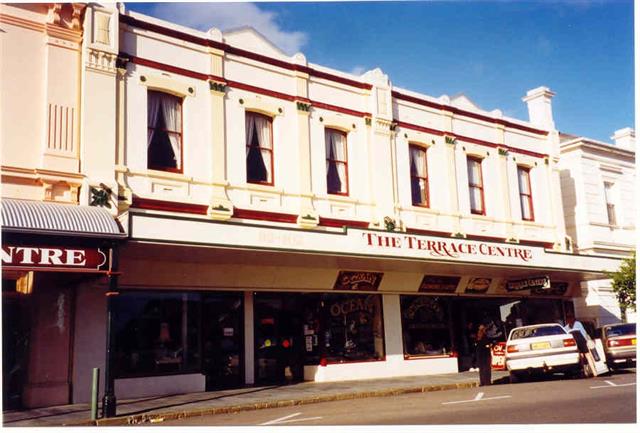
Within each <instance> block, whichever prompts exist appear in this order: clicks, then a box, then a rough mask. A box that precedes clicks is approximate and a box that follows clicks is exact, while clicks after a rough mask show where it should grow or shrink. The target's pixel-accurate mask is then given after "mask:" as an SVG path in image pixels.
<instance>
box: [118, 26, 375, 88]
mask: <svg viewBox="0 0 640 433" xmlns="http://www.w3.org/2000/svg"><path fill="white" fill-rule="evenodd" d="M120 21H121V22H123V23H124V24H127V25H130V26H133V27H138V28H141V29H143V30H149V31H152V32H156V33H159V34H162V35H165V36H170V37H173V38H176V39H180V40H183V41H187V42H192V43H194V44H198V45H204V46H207V47H212V48H218V49H220V50H223V51H225V52H226V53H228V54H233V55H236V56H240V57H245V58H248V59H252V60H255V61H258V62H262V63H266V64H269V65H272V66H277V67H280V68H283V69H286V70H289V71H300V72H304V73H307V74H309V75H310V76H313V77H316V78H322V79H325V80H330V81H334V82H337V83H341V84H345V85H347V86H352V87H356V88H358V89H367V90H371V88H372V87H373V86H372V85H371V84H367V83H362V82H359V81H355V80H351V79H349V78H344V77H340V76H337V75H333V74H330V73H327V72H321V71H317V70H315V69H313V68H310V67H308V66H304V65H297V64H295V63H289V62H285V61H283V60H278V59H274V58H272V57H267V56H264V55H261V54H257V53H253V52H251V51H246V50H243V49H241V48H236V47H232V46H231V45H228V44H225V43H222V42H216V41H212V40H210V39H205V38H200V37H198V36H193V35H190V34H188V33H185V32H181V31H178V30H173V29H169V28H167V27H164V26H160V25H158V24H152V23H149V22H146V21H141V20H139V19H137V18H134V17H131V16H129V15H120Z"/></svg>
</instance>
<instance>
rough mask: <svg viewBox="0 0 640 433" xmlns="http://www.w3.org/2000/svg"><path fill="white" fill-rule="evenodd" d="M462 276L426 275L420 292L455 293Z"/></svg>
mask: <svg viewBox="0 0 640 433" xmlns="http://www.w3.org/2000/svg"><path fill="white" fill-rule="evenodd" d="M459 282H460V277H448V276H440V275H425V276H424V278H423V279H422V282H421V283H420V287H419V288H418V291H419V292H438V293H442V292H446V293H453V292H455V291H456V289H457V288H458V283H459Z"/></svg>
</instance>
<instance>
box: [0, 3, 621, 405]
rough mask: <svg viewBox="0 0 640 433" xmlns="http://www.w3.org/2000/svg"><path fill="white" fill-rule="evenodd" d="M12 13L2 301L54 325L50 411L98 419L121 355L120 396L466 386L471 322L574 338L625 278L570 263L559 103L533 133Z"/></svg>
mask: <svg viewBox="0 0 640 433" xmlns="http://www.w3.org/2000/svg"><path fill="white" fill-rule="evenodd" d="M56 11H58V13H57V15H56ZM60 11H62V15H61V14H60ZM67 14H69V16H67ZM0 17H1V19H2V22H3V25H4V27H3V29H4V30H5V33H4V34H3V35H2V36H1V37H2V38H3V39H2V43H3V50H4V52H5V53H7V52H9V53H10V54H11V53H12V54H11V55H9V56H4V57H5V58H4V59H3V60H4V61H3V66H2V67H3V70H2V72H3V82H2V91H3V99H2V104H3V106H2V108H3V110H1V111H2V124H3V128H2V140H3V150H2V176H3V177H2V183H3V192H2V198H3V201H2V202H3V205H2V215H3V227H2V230H3V286H4V285H5V284H6V285H7V287H9V289H8V290H7V291H6V292H5V291H3V305H4V303H10V302H12V303H13V304H12V305H14V304H15V305H18V304H20V305H22V306H24V311H28V310H29V308H31V307H32V306H33V305H43V307H42V308H41V309H40V310H38V311H39V313H37V314H36V315H35V316H29V315H26V314H25V315H24V316H20V317H14V319H12V320H14V321H18V320H23V321H24V322H25V328H28V329H35V330H38V329H40V328H38V327H39V326H40V327H41V328H42V331H41V332H40V331H38V332H40V334H41V335H40V334H38V335H40V336H39V337H38V338H37V339H31V340H29V339H25V338H20V335H22V334H20V335H16V336H15V338H14V339H13V340H12V341H13V342H14V343H13V344H15V345H16V347H18V346H20V345H22V346H20V347H21V348H22V349H21V350H22V351H23V352H25V353H27V354H28V355H25V356H26V357H27V358H28V359H29V360H32V361H33V360H35V361H33V362H32V364H31V365H30V366H29V369H28V371H25V372H24V374H23V375H22V376H19V377H18V376H15V377H12V378H11V380H14V382H12V383H14V385H13V386H14V388H16V389H17V391H16V392H17V393H18V394H17V395H20V394H22V400H23V403H24V404H25V405H27V406H32V407H33V406H38V405H40V406H42V405H51V404H63V403H66V402H85V401H88V400H89V391H90V386H89V383H90V380H91V368H93V367H101V368H102V369H104V368H105V359H106V349H105V348H106V347H107V345H109V348H110V353H111V359H110V362H109V367H110V371H111V373H112V375H113V376H114V377H115V390H116V395H117V396H118V398H127V397H136V396H143V395H159V394H166V393H177V392H188V391H203V390H207V389H215V388H220V387H232V386H242V385H245V384H254V383H255V384H264V383H273V382H279V381H282V380H284V379H285V378H286V377H290V378H292V379H293V380H315V381H331V380H348V379H363V378H380V377H393V376H398V375H419V374H437V373H445V372H456V371H461V370H466V369H468V368H469V366H470V351H469V344H468V335H469V331H468V325H469V324H478V323H480V322H486V323H488V324H489V323H492V324H493V325H494V326H493V332H494V336H495V338H501V337H502V338H504V336H505V334H506V332H508V330H509V329H511V328H512V327H513V326H516V325H519V324H527V323H535V322H540V321H562V320H564V316H565V313H566V311H567V310H571V309H573V302H572V301H573V299H574V298H575V297H580V296H581V289H580V287H581V284H583V282H585V281H591V280H598V279H602V278H603V277H604V273H603V271H604V270H611V271H612V270H615V269H616V268H617V267H618V265H619V263H620V260H619V255H618V257H616V256H615V255H611V254H608V253H606V252H605V253H603V251H601V250H597V251H596V250H594V251H585V253H586V254H581V255H577V254H573V252H572V250H571V242H570V239H569V237H568V233H567V231H566V229H565V215H564V211H563V203H562V196H561V189H560V188H561V182H560V176H561V173H562V167H561V165H560V158H561V145H560V135H559V133H558V131H557V130H556V128H555V125H554V120H553V115H552V108H551V98H552V96H553V93H552V92H551V91H550V90H549V89H547V88H546V87H540V88H537V89H533V90H531V91H529V92H528V93H527V95H526V96H525V98H524V100H525V102H526V103H527V105H528V108H529V114H530V116H529V117H530V120H529V121H523V120H517V119H513V118H509V117H506V116H504V115H503V114H502V113H501V112H500V111H499V110H493V111H485V110H482V109H480V108H479V107H477V106H476V105H475V104H474V103H473V102H471V101H470V100H469V99H468V98H466V97H465V96H458V97H452V98H450V97H447V96H441V97H439V98H435V97H431V96H427V95H422V94H419V93H415V92H412V91H410V90H406V89H401V88H397V87H395V86H393V84H392V82H391V80H390V79H389V77H388V76H387V75H385V74H384V73H383V72H382V71H381V70H379V69H375V70H372V71H368V72H366V73H364V74H362V75H361V76H355V75H351V74H347V73H343V72H340V71H335V70H332V69H329V68H326V67H323V66H320V65H315V64H311V63H309V62H308V61H307V60H306V58H305V56H304V55H303V54H295V55H293V56H287V55H285V54H284V53H283V52H281V51H280V50H279V49H278V48H277V47H275V46H273V45H272V44H271V43H270V42H269V41H267V40H266V39H265V38H264V37H263V36H261V35H260V34H259V33H257V32H256V31H254V30H252V29H250V28H246V29H241V30H238V31H234V32H228V33H221V32H220V31H219V30H217V29H211V30H209V31H208V32H200V31H196V30H193V29H189V28H185V27H181V26H178V25H175V24H172V23H169V22H166V21H162V20H158V19H155V18H152V17H148V16H144V15H141V14H137V13H133V12H129V11H125V10H124V8H123V7H122V6H120V5H110V4H106V5H100V4H88V5H86V7H85V6H84V5H83V6H82V7H80V6H76V5H58V4H47V5H2V15H0ZM56 17H57V18H56ZM74 19H75V20H76V21H74ZM80 23H83V25H81V24H80ZM58 27H64V28H66V29H67V30H68V31H67V33H64V32H62V33H63V34H65V35H68V37H71V35H73V40H72V41H71V42H65V40H62V41H60V42H59V38H58V39H56V38H52V36H51V35H50V34H49V33H48V32H51V31H53V30H54V29H58ZM69 30H73V32H72V33H69ZM59 33H60V32H59ZM59 45H62V47H59ZM18 47H20V48H18ZM43 47H44V48H43ZM58 48H59V49H60V50H62V51H56V50H58ZM11 50H13V51H11ZM16 50H19V51H20V52H18V51H16ZM25 52H29V53H33V56H32V57H33V59H35V60H33V61H30V62H24V61H23V57H22V55H21V53H25ZM58 54H60V55H61V56H62V57H56V56H58ZM30 58H31V57H30ZM73 71H75V72H73ZM7 77H9V78H8V79H7ZM58 81H59V82H61V83H64V85H62V86H61V87H56V86H54V85H53V84H52V85H51V86H48V87H47V86H45V87H42V85H43V84H42V83H57V82H58ZM33 83H36V84H33ZM25 95H26V96H28V98H27V97H26V96H25ZM8 105H11V106H12V107H16V108H15V109H16V111H15V112H14V111H11V112H9V111H8V110H5V109H4V108H5V107H6V106H8ZM58 105H60V106H63V107H71V108H70V110H71V111H69V109H66V111H64V110H63V111H62V113H63V114H61V115H60V116H62V117H56V116H58V114H57V113H58V111H57V110H58V109H57V108H55V107H56V106H58ZM52 107H53V108H52ZM17 113H21V115H18V114H17ZM24 113H27V114H28V116H25V114H24ZM52 113H53V114H52ZM65 113H66V114H65ZM69 113H71V114H69ZM52 116H53V117H52ZM69 116H71V117H69ZM25 118H31V119H32V120H33V121H32V122H28V125H25V120H24V119H25ZM51 119H53V121H52V120H51ZM70 119H71V120H70ZM69 122H70V123H69ZM27 126H28V127H27ZM61 137H65V139H62V138H61ZM69 137H72V138H73V139H71V138H69ZM49 185H53V186H49ZM48 191H51V192H48ZM57 202H67V203H68V204H62V203H57ZM70 209H73V210H77V211H78V214H75V213H74V214H73V216H72V217H69V216H68V215H69V214H68V213H67V212H69V211H70ZM72 213H73V211H72ZM116 219H117V222H118V224H116V223H115V221H116ZM67 220H68V221H72V222H73V224H71V225H70V226H64V225H61V224H59V222H60V221H63V222H64V221H67ZM38 224H40V225H38ZM83 236H84V237H83ZM123 237H126V241H124V240H121V239H122V238H123ZM89 258H92V260H89ZM85 259H86V260H85ZM80 268H82V270H83V272H82V273H81V272H78V270H79V269H80ZM116 283H117V284H116ZM62 292H64V296H63V297H62V298H61V297H60V293H62ZM108 304H109V305H110V308H111V310H110V311H111V316H110V317H111V327H110V328H109V329H108V326H107V324H108V323H109V322H108V317H107V305H108ZM51 305H54V307H51ZM47 306H48V307H47ZM49 307H51V308H49ZM8 324H9V325H11V323H8ZM49 324H53V325H54V326H48V327H47V326H45V325H49ZM7 329H14V327H11V326H10V327H9V328H7V326H3V332H9V331H7ZM52 330H54V331H55V332H54V331H52ZM62 331H64V332H62ZM108 331H109V332H108ZM25 332H26V331H25ZM27 334H28V332H27ZM107 335H110V336H111V340H110V341H108V337H107ZM14 340H15V341H14ZM25 344H26V346H25ZM52 346H53V347H55V348H56V351H57V352H56V355H55V359H56V360H57V362H56V365H58V364H59V365H61V367H60V369H59V370H60V371H56V374H57V376H55V377H53V376H51V375H49V373H47V371H46V369H47V368H49V367H51V365H49V367H47V366H46V365H45V364H46V363H45V359H46V357H44V356H43V353H45V352H46V351H47V350H50V349H51V347H52ZM16 353H17V352H16ZM50 359H51V358H50ZM10 361H11V362H14V364H16V365H18V364H19V363H20V362H22V361H21V360H20V359H13V360H10ZM41 364H42V365H41ZM5 371H6V369H5ZM14 371H19V369H18V370H14ZM5 383H6V381H5ZM36 388H37V389H38V393H37V396H38V399H35V398H33V395H36V394H34V393H33V392H31V391H30V390H32V389H36ZM29 395H30V396H32V397H31V398H27V397H28V396H29ZM25 396H27V397H25Z"/></svg>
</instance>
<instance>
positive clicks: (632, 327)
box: [606, 323, 636, 337]
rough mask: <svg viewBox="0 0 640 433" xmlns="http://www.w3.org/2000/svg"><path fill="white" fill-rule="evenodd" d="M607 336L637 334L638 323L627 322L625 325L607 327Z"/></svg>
mask: <svg viewBox="0 0 640 433" xmlns="http://www.w3.org/2000/svg"><path fill="white" fill-rule="evenodd" d="M606 332H607V337H619V336H621V335H635V333H636V324H635V323H625V324H624V325H614V326H611V327H610V328H607V331H606Z"/></svg>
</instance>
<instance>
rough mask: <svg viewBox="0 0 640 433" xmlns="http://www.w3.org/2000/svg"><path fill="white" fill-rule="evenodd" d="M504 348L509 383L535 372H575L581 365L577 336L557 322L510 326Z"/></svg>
mask: <svg viewBox="0 0 640 433" xmlns="http://www.w3.org/2000/svg"><path fill="white" fill-rule="evenodd" d="M506 352H507V353H506V358H507V369H508V370H509V378H510V379H511V382H512V383H513V382H517V381H518V380H519V379H521V378H522V377H523V376H524V375H525V374H527V375H530V374H531V373H534V372H544V373H554V372H557V371H558V372H565V373H568V374H572V375H573V374H575V375H577V374H579V373H580V371H581V368H582V366H581V363H580V353H579V352H578V347H577V345H576V340H575V339H574V338H573V336H572V335H571V334H569V333H567V332H566V331H565V330H564V328H562V326H560V325H558V324H557V323H545V324H541V325H531V326H522V327H519V328H514V329H512V330H511V332H510V333H509V338H508V339H507V351H506Z"/></svg>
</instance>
